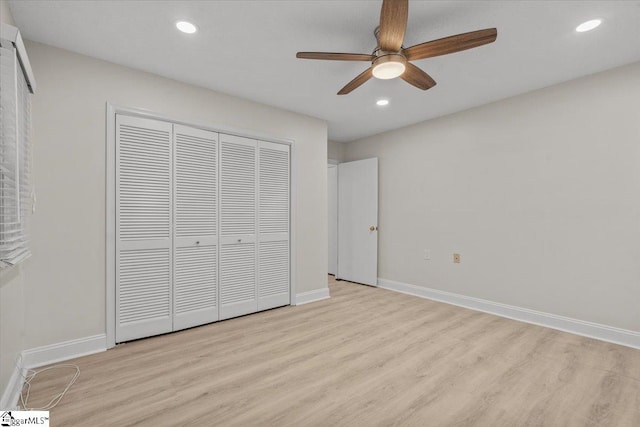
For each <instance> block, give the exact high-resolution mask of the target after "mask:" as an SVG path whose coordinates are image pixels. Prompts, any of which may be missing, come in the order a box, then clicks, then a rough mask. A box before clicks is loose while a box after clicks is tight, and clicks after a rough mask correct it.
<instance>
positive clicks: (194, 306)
mask: <svg viewBox="0 0 640 427" xmlns="http://www.w3.org/2000/svg"><path fill="white" fill-rule="evenodd" d="M216 252H217V251H216V247H215V246H194V247H183V248H176V256H175V282H174V288H175V313H176V319H179V318H180V317H181V316H184V315H189V314H191V313H193V312H199V311H201V310H209V311H211V313H210V314H212V316H208V317H207V319H208V321H209V322H213V321H214V320H216V318H217V312H216V313H214V311H215V309H216V307H217V292H218V288H217V280H218V279H217V277H218V273H217V253H216ZM213 314H216V315H215V316H213ZM198 322H199V321H198ZM203 323H206V320H205V321H203ZM195 324H198V323H195ZM195 324H192V325H189V326H195ZM200 324H202V323H200ZM182 327H188V326H185V325H182ZM182 327H179V328H176V329H181V328H182Z"/></svg>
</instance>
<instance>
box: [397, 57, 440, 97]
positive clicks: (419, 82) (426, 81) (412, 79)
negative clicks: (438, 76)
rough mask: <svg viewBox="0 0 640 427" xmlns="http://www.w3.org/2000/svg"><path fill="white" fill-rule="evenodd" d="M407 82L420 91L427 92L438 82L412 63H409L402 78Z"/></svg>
mask: <svg viewBox="0 0 640 427" xmlns="http://www.w3.org/2000/svg"><path fill="white" fill-rule="evenodd" d="M400 77H401V78H402V80H404V81H405V82H407V83H409V84H411V85H413V86H415V87H417V88H418V89H422V90H427V89H431V88H432V87H434V86H435V85H436V81H435V80H433V79H432V78H431V76H430V75H429V74H427V73H425V72H424V71H422V70H421V69H420V68H418V67H416V66H415V65H413V64H412V63H410V62H407V65H406V68H405V70H404V73H402V75H401V76H400Z"/></svg>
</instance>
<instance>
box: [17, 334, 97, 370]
mask: <svg viewBox="0 0 640 427" xmlns="http://www.w3.org/2000/svg"><path fill="white" fill-rule="evenodd" d="M106 341H107V339H106V335H105V334H100V335H93V336H90V337H84V338H78V339H75V340H70V341H64V342H60V343H57V344H51V345H45V346H43V347H37V348H32V349H29V350H25V351H23V352H22V363H23V366H24V367H25V368H28V369H33V368H37V367H40V366H44V365H50V364H52V363H57V362H62V361H65V360H69V359H75V358H76V357H81V356H87V355H89V354H94V353H100V352H103V351H106V350H107V345H106Z"/></svg>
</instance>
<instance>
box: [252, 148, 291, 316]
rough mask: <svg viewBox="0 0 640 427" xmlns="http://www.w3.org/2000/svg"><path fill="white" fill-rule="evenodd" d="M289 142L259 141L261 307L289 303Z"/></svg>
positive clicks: (259, 304)
mask: <svg viewBox="0 0 640 427" xmlns="http://www.w3.org/2000/svg"><path fill="white" fill-rule="evenodd" d="M289 163H290V162H289V146H288V145H284V144H274V143H271V142H265V141H259V142H258V201H259V203H258V310H267V309H269V308H274V307H280V306H283V305H288V304H289V303H290V296H289V292H290V291H289V288H290V286H289V277H290V265H289V199H290V195H289Z"/></svg>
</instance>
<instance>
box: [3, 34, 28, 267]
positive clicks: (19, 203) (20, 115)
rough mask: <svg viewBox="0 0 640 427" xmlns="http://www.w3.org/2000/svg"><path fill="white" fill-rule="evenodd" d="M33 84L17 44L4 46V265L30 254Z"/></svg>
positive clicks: (17, 261) (12, 263)
mask: <svg viewBox="0 0 640 427" xmlns="http://www.w3.org/2000/svg"><path fill="white" fill-rule="evenodd" d="M30 98H31V88H30V87H29V84H28V81H27V79H26V78H25V72H24V68H23V62H22V61H21V57H20V55H19V52H18V51H17V49H16V46H15V45H14V44H13V43H12V42H10V41H7V40H5V39H4V37H3V38H2V45H1V47H0V268H2V267H6V266H8V265H15V264H17V263H19V262H20V261H22V260H24V259H26V258H28V257H29V255H30V251H29V239H28V235H27V226H28V220H29V216H30V213H31V209H32V206H31V200H32V191H31V180H30V176H31V148H30V129H31V99H30Z"/></svg>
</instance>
